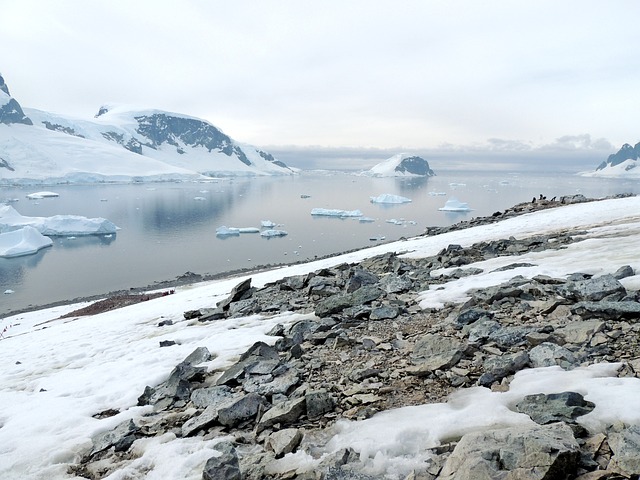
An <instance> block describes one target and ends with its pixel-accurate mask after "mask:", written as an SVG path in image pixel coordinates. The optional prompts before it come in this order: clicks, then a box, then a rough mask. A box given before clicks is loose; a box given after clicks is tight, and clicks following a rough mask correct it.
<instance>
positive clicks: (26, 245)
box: [0, 226, 53, 293]
mask: <svg viewBox="0 0 640 480" xmlns="http://www.w3.org/2000/svg"><path fill="white" fill-rule="evenodd" d="M51 245H53V240H51V239H50V238H49V237H45V236H44V235H42V234H41V233H40V232H39V231H38V230H37V229H36V228H34V227H31V226H26V227H24V228H20V229H18V230H12V231H10V232H6V233H0V257H3V258H11V257H20V256H23V255H31V254H34V253H36V252H38V251H39V250H41V249H43V248H46V247H50V246H51ZM5 293H6V292H5Z"/></svg>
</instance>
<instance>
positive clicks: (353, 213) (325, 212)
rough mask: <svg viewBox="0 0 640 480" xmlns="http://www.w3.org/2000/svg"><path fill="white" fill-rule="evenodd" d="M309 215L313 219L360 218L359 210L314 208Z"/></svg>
mask: <svg viewBox="0 0 640 480" xmlns="http://www.w3.org/2000/svg"><path fill="white" fill-rule="evenodd" d="M311 215H313V216H315V217H340V218H344V217H361V216H362V212H361V211H360V210H339V209H337V208H314V209H312V210H311Z"/></svg>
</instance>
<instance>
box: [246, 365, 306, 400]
mask: <svg viewBox="0 0 640 480" xmlns="http://www.w3.org/2000/svg"><path fill="white" fill-rule="evenodd" d="M270 377H271V378H272V379H271V380H268V381H263V380H261V379H258V378H254V377H250V378H247V379H246V380H245V381H244V382H243V384H242V388H243V389H244V391H245V392H247V393H251V392H255V393H259V394H260V395H266V396H271V395H275V394H287V392H289V390H291V389H292V388H293V387H294V386H295V385H297V384H298V383H299V382H300V377H299V375H298V371H297V370H296V369H295V368H293V367H290V368H288V369H287V371H286V372H284V373H283V374H282V375H278V376H276V377H272V376H270Z"/></svg>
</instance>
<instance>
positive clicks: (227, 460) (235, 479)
mask: <svg viewBox="0 0 640 480" xmlns="http://www.w3.org/2000/svg"><path fill="white" fill-rule="evenodd" d="M213 449H214V450H216V451H218V452H220V455H216V456H214V457H211V458H209V460H207V463H206V464H205V466H204V470H203V472H202V479H203V480H242V474H241V472H240V463H239V462H238V454H237V452H236V449H235V448H234V447H233V445H232V444H231V443H230V442H220V443H216V444H215V445H214V446H213Z"/></svg>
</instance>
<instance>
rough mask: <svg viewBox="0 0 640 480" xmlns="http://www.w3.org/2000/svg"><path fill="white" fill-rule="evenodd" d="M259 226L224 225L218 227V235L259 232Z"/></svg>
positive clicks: (227, 235) (233, 235)
mask: <svg viewBox="0 0 640 480" xmlns="http://www.w3.org/2000/svg"><path fill="white" fill-rule="evenodd" d="M259 231H260V229H259V228H256V227H240V228H238V227H227V226H225V225H222V226H221V227H218V228H216V236H218V237H237V236H239V235H240V234H241V233H258V232H259Z"/></svg>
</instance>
